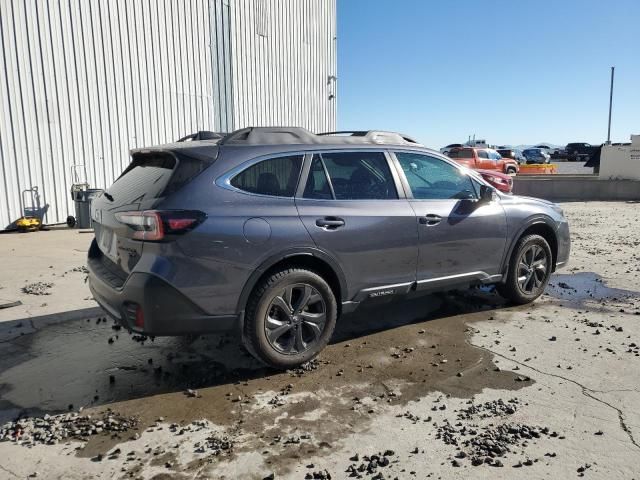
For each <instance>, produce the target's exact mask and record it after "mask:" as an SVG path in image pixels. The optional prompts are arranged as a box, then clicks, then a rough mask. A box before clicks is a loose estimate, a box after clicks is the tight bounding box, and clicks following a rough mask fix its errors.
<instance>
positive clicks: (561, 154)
mask: <svg viewBox="0 0 640 480" xmlns="http://www.w3.org/2000/svg"><path fill="white" fill-rule="evenodd" d="M551 158H553V159H562V158H564V159H566V158H567V151H566V150H565V149H564V148H563V147H557V148H554V149H553V152H551Z"/></svg>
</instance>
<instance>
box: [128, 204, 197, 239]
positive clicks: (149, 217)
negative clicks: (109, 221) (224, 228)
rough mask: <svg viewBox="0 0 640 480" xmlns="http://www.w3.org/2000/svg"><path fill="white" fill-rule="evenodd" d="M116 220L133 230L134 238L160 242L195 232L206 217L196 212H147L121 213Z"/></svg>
mask: <svg viewBox="0 0 640 480" xmlns="http://www.w3.org/2000/svg"><path fill="white" fill-rule="evenodd" d="M116 218H117V219H118V221H119V222H120V223H123V224H125V225H127V226H128V227H129V228H131V229H132V230H133V234H132V238H134V239H136V240H144V241H145V242H159V241H163V240H168V239H170V238H171V236H173V235H182V234H184V233H186V232H188V231H190V230H193V229H194V228H195V227H197V226H198V225H199V224H200V223H202V222H203V220H204V219H205V218H206V215H205V214H204V213H202V212H198V211H195V210H165V211H159V210H145V211H141V212H119V213H116Z"/></svg>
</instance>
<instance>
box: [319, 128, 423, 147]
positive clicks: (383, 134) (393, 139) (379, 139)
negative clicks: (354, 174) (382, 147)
mask: <svg viewBox="0 0 640 480" xmlns="http://www.w3.org/2000/svg"><path fill="white" fill-rule="evenodd" d="M318 135H320V136H347V137H361V138H364V139H365V140H368V141H369V142H370V143H399V144H403V143H410V144H415V145H420V142H418V141H417V140H416V139H415V138H413V137H410V136H409V135H405V134H403V133H397V132H388V131H386V130H340V131H337V132H323V133H318Z"/></svg>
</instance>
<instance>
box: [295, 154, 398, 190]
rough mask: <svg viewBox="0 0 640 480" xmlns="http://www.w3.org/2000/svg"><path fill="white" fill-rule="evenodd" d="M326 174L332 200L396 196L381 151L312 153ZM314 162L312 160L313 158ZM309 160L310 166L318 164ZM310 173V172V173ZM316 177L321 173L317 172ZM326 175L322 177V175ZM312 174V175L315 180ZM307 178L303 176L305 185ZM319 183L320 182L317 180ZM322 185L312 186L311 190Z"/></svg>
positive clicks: (387, 165)
mask: <svg viewBox="0 0 640 480" xmlns="http://www.w3.org/2000/svg"><path fill="white" fill-rule="evenodd" d="M318 157H319V159H320V161H321V163H322V164H323V165H324V168H325V170H326V173H327V174H328V175H329V178H328V180H329V182H330V184H329V188H330V190H331V189H332V190H333V192H332V193H333V197H334V198H335V199H336V200H389V199H397V198H398V192H397V191H396V187H395V183H394V181H393V175H392V174H391V169H390V168H389V164H388V162H387V158H386V156H385V154H384V153H383V152H365V151H362V152H335V153H332V152H327V153H323V154H321V155H315V156H314V160H315V159H316V158H318ZM313 163H315V162H313ZM317 165H318V164H317V163H316V166H315V167H314V165H313V164H312V172H310V174H311V173H313V171H314V168H315V169H316V171H317V169H318V168H319V167H318V166H317ZM310 176H311V175H310ZM319 177H320V179H321V178H322V175H319ZM325 178H326V177H325ZM315 180H316V177H315V176H313V181H314V183H315ZM310 181H311V179H308V180H307V187H308V186H309V185H308V184H309V182H310ZM319 185H320V184H319ZM318 188H322V189H323V190H322V191H323V192H324V194H326V188H325V187H319V186H318V187H316V186H315V185H314V187H313V189H314V191H315V190H317V189H318ZM306 190H307V188H305V191H306Z"/></svg>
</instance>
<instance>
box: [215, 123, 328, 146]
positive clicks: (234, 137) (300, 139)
mask: <svg viewBox="0 0 640 480" xmlns="http://www.w3.org/2000/svg"><path fill="white" fill-rule="evenodd" d="M315 137H316V136H315V135H314V134H313V133H311V132H310V131H309V130H307V129H306V128H301V127H247V128H241V129H240V130H236V131H234V132H231V133H229V134H228V135H225V137H224V138H223V139H222V140H220V141H219V142H218V145H274V144H280V143H287V144H305V143H318V142H317V141H315Z"/></svg>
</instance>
